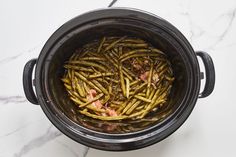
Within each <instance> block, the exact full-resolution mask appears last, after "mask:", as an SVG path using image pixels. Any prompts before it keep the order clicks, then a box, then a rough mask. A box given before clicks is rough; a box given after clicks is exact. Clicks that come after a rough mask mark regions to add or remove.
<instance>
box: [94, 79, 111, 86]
mask: <svg viewBox="0 0 236 157" xmlns="http://www.w3.org/2000/svg"><path fill="white" fill-rule="evenodd" d="M97 80H98V81H99V82H101V83H105V84H106V85H107V86H108V85H109V84H110V83H109V82H107V81H106V80H105V79H104V78H97Z"/></svg>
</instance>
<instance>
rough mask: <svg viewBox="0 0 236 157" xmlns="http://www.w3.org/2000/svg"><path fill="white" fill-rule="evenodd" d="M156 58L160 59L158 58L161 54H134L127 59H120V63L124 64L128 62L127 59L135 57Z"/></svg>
mask: <svg viewBox="0 0 236 157" xmlns="http://www.w3.org/2000/svg"><path fill="white" fill-rule="evenodd" d="M147 56H149V57H156V59H158V56H159V54H157V53H140V54H133V55H129V56H127V57H124V58H122V59H120V62H124V61H126V60H127V59H130V58H134V57H147Z"/></svg>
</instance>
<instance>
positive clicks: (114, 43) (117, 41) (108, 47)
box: [104, 36, 126, 52]
mask: <svg viewBox="0 0 236 157" xmlns="http://www.w3.org/2000/svg"><path fill="white" fill-rule="evenodd" d="M125 38H126V37H125V36H124V37H122V38H120V39H118V40H116V41H114V42H112V43H111V44H110V45H109V46H107V47H106V48H105V49H104V52H106V51H108V50H110V49H111V48H112V47H114V46H115V45H116V44H117V43H119V42H120V41H122V40H124V39H125Z"/></svg>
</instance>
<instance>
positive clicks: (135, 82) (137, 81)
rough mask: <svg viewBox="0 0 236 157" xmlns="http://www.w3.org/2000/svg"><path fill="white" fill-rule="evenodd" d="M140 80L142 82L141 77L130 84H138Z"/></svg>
mask: <svg viewBox="0 0 236 157" xmlns="http://www.w3.org/2000/svg"><path fill="white" fill-rule="evenodd" d="M140 82H141V80H140V79H137V80H135V81H133V82H131V83H130V86H134V85H136V84H138V83H140Z"/></svg>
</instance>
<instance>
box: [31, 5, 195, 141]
mask: <svg viewBox="0 0 236 157" xmlns="http://www.w3.org/2000/svg"><path fill="white" fill-rule="evenodd" d="M114 9H115V10H124V8H112V9H101V10H95V11H92V12H89V13H85V14H83V15H88V14H90V13H94V12H99V11H105V10H113V11H114ZM125 10H126V11H127V8H125ZM128 11H131V12H132V11H134V13H137V12H138V13H141V14H147V12H143V11H141V12H140V10H137V9H135V10H133V9H132V10H130V9H128ZM83 15H80V16H78V17H79V18H81V17H82V16H83ZM148 15H149V16H153V14H149V13H148ZM78 17H76V18H78ZM76 18H74V19H76ZM154 18H159V17H158V16H156V15H155V17H154ZM74 19H72V20H71V21H69V22H67V23H66V24H67V25H68V23H70V22H73V20H74ZM159 19H160V20H162V21H164V22H167V21H165V20H164V19H162V18H159ZM167 23H168V22H167ZM168 24H169V25H170V26H172V27H173V25H171V24H170V23H168ZM63 26H64V28H65V27H66V26H65V25H63ZM63 26H62V27H61V28H63ZM61 28H59V29H58V30H57V31H56V32H55V33H58V31H60V29H61ZM173 28H174V29H173ZM173 28H172V29H173V30H174V31H175V33H176V31H177V33H180V32H178V30H177V29H176V28H175V27H173ZM67 29H68V28H67ZM62 32H63V31H62ZM64 32H67V31H64ZM55 33H54V34H53V35H52V36H51V37H50V39H49V40H48V41H47V43H46V44H45V46H44V48H43V50H42V51H41V53H40V56H39V60H38V62H37V66H36V73H35V78H36V86H37V87H40V88H41V85H40V84H41V83H40V82H41V81H40V80H41V79H38V78H40V76H41V75H40V73H41V70H42V69H41V67H42V63H43V59H42V56H43V52H45V53H44V55H46V51H45V49H48V50H49V46H52V45H53V43H55V42H56V41H57V40H55V39H56V37H55V36H56V35H58V34H55ZM60 33H61V32H59V34H60ZM181 35H182V34H181ZM182 37H183V39H182V41H183V42H185V43H184V44H185V45H187V46H188V48H189V52H191V53H194V51H193V50H192V48H191V46H190V44H189V43H188V42H187V40H186V39H185V38H184V36H183V35H182V36H181V38H182ZM53 38H54V39H53ZM194 55H195V54H194ZM44 57H45V56H44ZM193 59H194V58H193ZM195 60H196V59H195ZM198 70H199V68H198ZM198 79H199V78H198ZM198 79H197V80H198ZM198 84H199V81H198ZM198 92H199V88H198V89H197V90H196V92H195V94H196V95H197V94H198ZM36 93H37V95H38V97H39V102H40V104H42V105H40V106H41V107H42V109H43V111H44V112H45V114H46V115H47V116H48V118H49V120H51V121H52V123H53V124H54V125H55V123H54V120H55V119H54V118H53V116H51V115H50V112H49V111H48V110H47V108H46V103H45V102H44V97H43V96H42V91H41V89H39V88H36ZM196 100H197V97H196V96H195V100H191V101H192V104H193V106H191V107H190V109H191V110H192V109H193V108H194V106H195V102H196ZM190 113H191V111H189V114H188V115H187V117H188V116H189V115H190ZM49 115H50V116H49ZM187 117H186V118H184V120H181V124H183V123H184V121H185V120H186V119H187ZM53 119H54V120H53ZM181 124H180V125H179V126H178V127H180V126H181ZM55 126H57V128H58V129H59V130H61V129H62V132H63V133H65V132H68V131H67V130H63V129H65V128H63V127H61V126H63V125H59V124H58V122H57V124H56V125H55ZM178 127H175V129H174V130H172V131H171V133H173V132H174V131H175V130H176V129H178ZM171 133H170V134H171ZM65 134H66V135H67V134H68V133H65ZM170 134H168V135H170ZM76 135H77V134H76ZM69 136H70V137H71V135H69ZM165 137H166V136H165ZM71 138H73V137H71ZM73 139H74V138H73ZM76 141H78V140H76ZM80 142H81V141H80ZM84 144H86V142H85V143H84Z"/></svg>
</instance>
